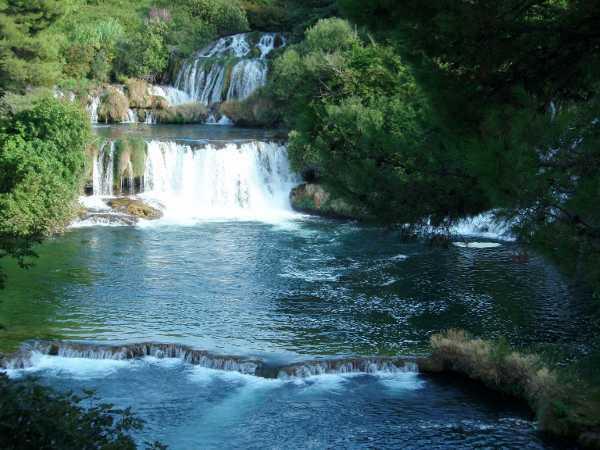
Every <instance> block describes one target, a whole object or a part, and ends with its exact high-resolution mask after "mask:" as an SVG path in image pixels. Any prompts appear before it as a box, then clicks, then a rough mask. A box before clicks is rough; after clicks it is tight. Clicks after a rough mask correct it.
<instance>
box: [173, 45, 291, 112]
mask: <svg viewBox="0 0 600 450" xmlns="http://www.w3.org/2000/svg"><path fill="white" fill-rule="evenodd" d="M285 45H286V41H285V38H284V36H283V35H282V34H279V33H266V34H263V35H261V36H260V38H259V39H258V41H256V42H252V35H251V34H236V35H233V36H228V37H225V38H221V39H219V40H218V41H216V42H215V43H213V44H211V45H209V46H208V47H206V48H205V49H203V50H201V51H200V52H198V54H196V56H195V57H193V58H192V59H190V60H189V61H187V62H186V63H185V64H184V65H183V67H182V68H181V70H180V72H179V74H178V75H177V79H176V82H175V87H176V88H178V89H180V90H182V91H185V92H186V93H187V94H189V95H190V97H191V98H193V99H195V100H196V101H199V102H201V103H204V104H206V105H209V104H212V103H220V102H223V101H226V100H243V99H246V98H248V97H249V96H250V95H251V94H252V93H253V92H254V91H256V90H257V89H258V88H260V87H261V86H264V85H265V83H266V81H267V72H268V64H267V61H266V58H267V57H268V55H269V54H270V53H271V52H272V51H273V50H274V49H276V48H281V47H283V46H285ZM253 54H255V55H256V56H253Z"/></svg>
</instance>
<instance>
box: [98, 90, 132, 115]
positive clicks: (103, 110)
mask: <svg viewBox="0 0 600 450" xmlns="http://www.w3.org/2000/svg"><path fill="white" fill-rule="evenodd" d="M128 112H129V100H128V99H127V97H126V96H125V94H123V93H122V92H121V91H120V90H118V89H116V88H114V87H109V88H107V89H106V91H105V92H104V94H103V95H102V97H101V99H100V108H98V120H99V121H100V122H105V123H122V122H125V121H127V116H128Z"/></svg>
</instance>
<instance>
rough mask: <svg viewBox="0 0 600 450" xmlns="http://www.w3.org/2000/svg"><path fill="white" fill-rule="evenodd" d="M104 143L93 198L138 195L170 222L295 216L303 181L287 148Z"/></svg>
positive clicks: (257, 143)
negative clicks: (295, 194) (139, 148)
mask: <svg viewBox="0 0 600 450" xmlns="http://www.w3.org/2000/svg"><path fill="white" fill-rule="evenodd" d="M115 147H117V149H118V146H115V143H114V142H107V143H105V144H104V145H103V146H102V148H101V150H100V151H99V152H97V154H96V155H95V156H94V163H93V182H92V189H93V195H94V196H96V197H112V196H114V195H132V194H138V195H139V197H140V198H141V199H143V200H144V201H146V202H148V203H149V204H151V205H155V206H156V207H159V208H160V209H163V210H164V213H165V218H167V219H170V220H175V221H177V220H185V219H195V218H246V217H254V218H264V217H270V216H274V215H281V214H286V213H291V206H290V200H289V193H290V190H291V189H292V188H293V187H294V186H296V185H297V184H298V182H299V177H298V176H297V175H296V174H294V173H293V172H292V171H291V169H290V166H289V161H288V155H287V149H286V147H285V145H282V144H279V143H276V142H263V141H248V142H228V143H222V144H217V143H205V144H201V145H188V144H184V143H179V142H175V141H167V142H164V141H150V142H147V143H146V146H145V150H144V154H143V155H135V154H133V153H132V152H129V153H128V152H120V151H118V150H115Z"/></svg>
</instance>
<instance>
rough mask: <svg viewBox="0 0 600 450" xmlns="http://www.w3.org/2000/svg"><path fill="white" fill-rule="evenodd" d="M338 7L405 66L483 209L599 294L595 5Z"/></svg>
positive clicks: (343, 1) (343, 2)
mask: <svg viewBox="0 0 600 450" xmlns="http://www.w3.org/2000/svg"><path fill="white" fill-rule="evenodd" d="M339 4H340V6H341V9H342V10H343V11H344V12H345V13H347V14H349V15H350V16H351V17H352V18H354V19H355V20H356V21H357V22H359V23H362V24H365V25H367V26H369V27H370V29H371V30H372V31H373V32H374V33H376V35H377V36H378V37H379V38H380V39H386V40H388V41H390V42H392V43H393V44H394V46H395V47H396V48H397V49H398V51H399V52H400V53H401V54H403V55H404V56H405V58H406V60H407V61H410V63H411V65H412V66H413V67H414V68H415V73H416V74H417V79H418V81H419V84H420V85H421V86H422V87H423V88H424V89H425V90H426V92H427V93H428V96H429V97H430V98H431V101H432V104H433V105H434V107H435V111H436V113H437V114H438V116H439V118H440V122H441V123H442V124H443V126H444V128H445V130H446V131H445V132H444V133H443V134H442V137H443V138H444V139H445V140H446V141H447V142H448V141H456V142H458V144H459V145H461V147H462V152H463V155H464V156H463V159H464V167H465V168H466V169H467V172H468V173H470V174H471V175H472V176H473V177H474V179H475V180H476V183H477V185H478V188H479V189H481V190H482V191H483V192H484V194H485V199H486V203H488V204H489V205H490V206H493V207H494V208H496V209H497V210H498V213H499V214H500V215H501V216H503V217H505V218H507V219H509V220H511V221H512V222H513V223H515V224H516V226H515V230H516V231H517V233H518V235H519V237H520V238H521V239H522V240H523V241H525V242H529V243H532V244H535V245H536V246H537V247H538V248H541V249H542V250H544V251H546V252H547V253H548V254H550V255H553V256H555V257H556V259H557V260H559V261H560V262H561V263H563V264H564V266H565V267H567V268H569V270H570V271H571V272H575V273H577V274H578V275H579V277H580V279H581V280H584V279H585V280H587V281H588V282H591V284H592V285H593V286H594V287H595V288H596V290H597V291H598V292H600V281H598V280H600V218H599V217H598V213H597V208H596V207H595V205H597V203H598V200H599V199H600V188H599V186H600V180H599V178H598V175H597V173H598V170H597V169H598V166H599V165H600V153H598V150H597V149H598V148H599V136H598V122H597V116H598V107H599V101H598V95H599V94H598V87H599V86H598V84H597V80H598V76H599V75H600V52H599V51H598V49H599V48H600V35H598V33H597V26H596V25H594V24H597V23H598V21H599V20H600V3H598V2H593V1H587V0H577V1H571V2H567V1H562V0H539V1H532V2H522V1H520V0H502V1H494V2H490V1H486V0H477V1H474V2H468V3H467V2H463V1H460V0H451V1H445V0H444V1H442V0H440V1H430V2H427V4H422V2H415V1H412V0H403V1H397V2H389V1H386V0H371V1H357V0H339ZM575 30H576V31H575ZM551 110H554V111H553V112H550V111H551ZM457 136H459V137H460V140H456V137H457Z"/></svg>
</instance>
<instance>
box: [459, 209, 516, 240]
mask: <svg viewBox="0 0 600 450" xmlns="http://www.w3.org/2000/svg"><path fill="white" fill-rule="evenodd" d="M450 232H451V233H452V234H454V235H460V236H470V237H482V238H487V239H498V240H504V241H514V240H515V238H514V236H513V235H511V233H510V225H509V224H506V223H502V222H500V221H497V220H496V219H495V218H494V214H493V213H492V212H488V213H483V214H480V215H478V216H475V217H472V218H470V219H464V220H461V221H460V222H459V223H458V224H457V225H455V226H454V227H452V228H451V229H450Z"/></svg>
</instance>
